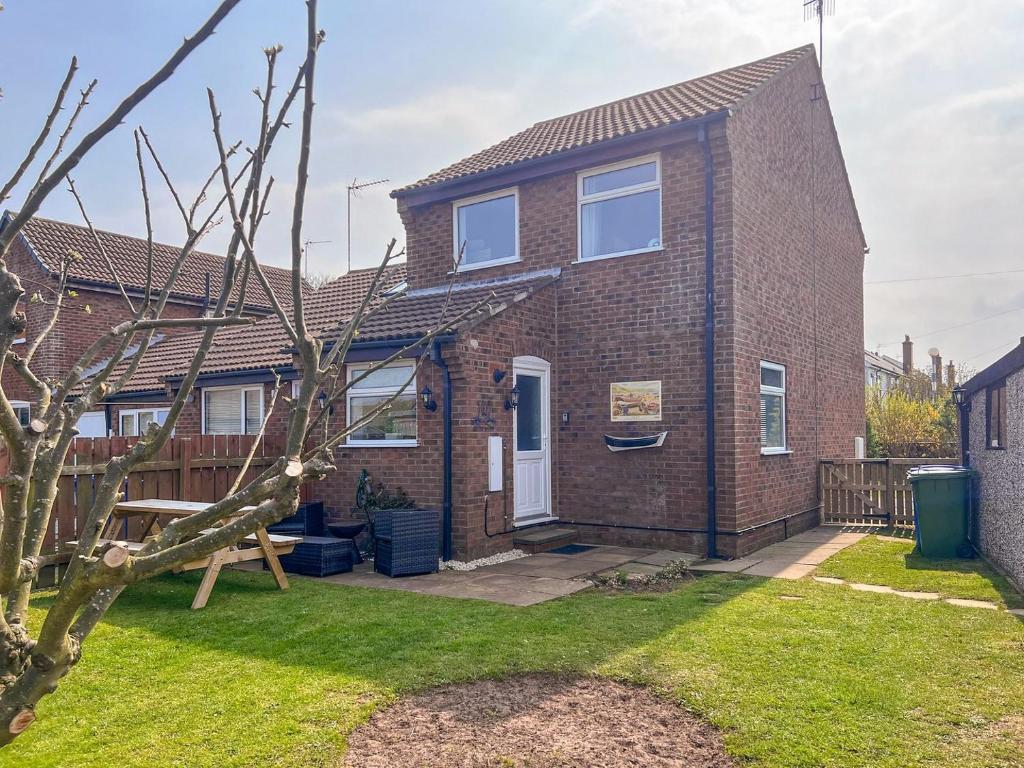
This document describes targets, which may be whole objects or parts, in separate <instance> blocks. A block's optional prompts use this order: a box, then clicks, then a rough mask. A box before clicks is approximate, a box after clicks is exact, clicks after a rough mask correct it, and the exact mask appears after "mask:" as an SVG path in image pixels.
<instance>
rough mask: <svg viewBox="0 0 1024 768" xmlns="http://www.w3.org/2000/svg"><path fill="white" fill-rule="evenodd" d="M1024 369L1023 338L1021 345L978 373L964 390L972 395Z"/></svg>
mask: <svg viewBox="0 0 1024 768" xmlns="http://www.w3.org/2000/svg"><path fill="white" fill-rule="evenodd" d="M1021 368H1024V336H1021V338H1020V343H1019V344H1018V345H1017V346H1016V347H1014V348H1013V349H1011V350H1010V351H1009V352H1007V353H1006V354H1005V355H1003V356H1002V357H1000V358H999V359H998V360H996V361H995V362H994V363H992V365H990V366H989V367H988V368H984V369H982V370H981V371H978V373H976V374H975V375H974V376H973V377H971V378H970V379H968V380H967V382H966V383H965V384H964V385H963V386H964V389H966V390H967V392H968V393H969V394H971V395H973V394H974V393H975V392H978V391H979V390H982V389H984V388H985V387H988V386H990V385H992V384H995V383H997V382H999V381H1000V380H1002V379H1005V378H1006V377H1007V376H1010V375H1011V374H1014V373H1016V372H1017V371H1019V370H1020V369H1021Z"/></svg>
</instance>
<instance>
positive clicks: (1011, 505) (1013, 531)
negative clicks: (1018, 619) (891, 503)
mask: <svg viewBox="0 0 1024 768" xmlns="http://www.w3.org/2000/svg"><path fill="white" fill-rule="evenodd" d="M963 388H964V390H965V391H966V396H965V406H964V407H963V408H962V410H961V418H962V419H963V420H964V421H966V424H962V425H961V428H962V430H963V433H964V437H962V438H961V442H962V447H961V453H962V454H963V456H962V459H963V462H964V464H967V465H969V466H970V467H971V468H972V469H974V470H975V471H976V472H977V478H978V481H977V488H976V499H977V503H976V507H977V508H976V512H977V524H976V532H977V536H978V541H977V544H978V545H979V546H980V548H981V551H982V552H983V553H984V555H985V556H986V557H987V558H988V559H989V560H991V561H992V562H993V563H995V565H996V566H997V567H998V568H999V569H1000V570H1001V571H1003V572H1004V573H1005V574H1006V575H1007V576H1009V577H1010V578H1011V579H1012V580H1013V581H1014V582H1015V583H1016V584H1017V586H1018V587H1019V588H1024V432H1022V426H1024V338H1022V339H1021V343H1020V344H1019V345H1018V346H1017V347H1015V348H1014V349H1012V350H1010V351H1009V352H1008V353H1007V354H1006V355H1004V356H1003V357H1002V358H1000V359H999V360H997V361H996V362H994V363H993V364H992V365H990V366H989V367H988V368H986V369H984V370H983V371H981V372H980V373H978V374H977V375H975V376H974V377H973V378H971V379H970V380H969V381H968V382H967V383H965V384H964V385H963Z"/></svg>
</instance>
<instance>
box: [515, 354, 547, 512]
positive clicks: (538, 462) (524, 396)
mask: <svg viewBox="0 0 1024 768" xmlns="http://www.w3.org/2000/svg"><path fill="white" fill-rule="evenodd" d="M512 378H513V385H514V386H516V387H518V388H519V390H518V391H519V406H518V407H517V408H516V410H515V413H514V415H513V418H512V425H513V426H512V444H513V447H514V454H513V458H514V463H515V474H514V477H515V482H514V485H513V491H514V494H515V523H516V525H524V524H527V523H532V522H536V521H538V520H546V519H550V518H551V516H552V515H551V441H550V432H551V423H550V422H551V365H550V363H548V362H547V361H545V360H541V359H540V358H539V357H517V358H515V359H514V360H513V361H512Z"/></svg>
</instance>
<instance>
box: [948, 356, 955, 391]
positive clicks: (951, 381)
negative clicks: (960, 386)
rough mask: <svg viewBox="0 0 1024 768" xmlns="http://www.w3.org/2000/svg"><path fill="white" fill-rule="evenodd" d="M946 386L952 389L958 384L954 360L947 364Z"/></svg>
mask: <svg viewBox="0 0 1024 768" xmlns="http://www.w3.org/2000/svg"><path fill="white" fill-rule="evenodd" d="M946 386H947V387H949V388H950V389H953V387H955V386H956V366H955V365H953V361H952V360H950V361H949V364H948V365H946Z"/></svg>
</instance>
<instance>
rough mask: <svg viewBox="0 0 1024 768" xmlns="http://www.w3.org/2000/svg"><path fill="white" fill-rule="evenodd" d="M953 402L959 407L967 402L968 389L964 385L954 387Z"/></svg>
mask: <svg viewBox="0 0 1024 768" xmlns="http://www.w3.org/2000/svg"><path fill="white" fill-rule="evenodd" d="M953 402H954V403H956V407H957V408H963V407H964V403H966V402H967V390H966V389H964V388H963V387H953Z"/></svg>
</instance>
